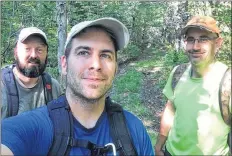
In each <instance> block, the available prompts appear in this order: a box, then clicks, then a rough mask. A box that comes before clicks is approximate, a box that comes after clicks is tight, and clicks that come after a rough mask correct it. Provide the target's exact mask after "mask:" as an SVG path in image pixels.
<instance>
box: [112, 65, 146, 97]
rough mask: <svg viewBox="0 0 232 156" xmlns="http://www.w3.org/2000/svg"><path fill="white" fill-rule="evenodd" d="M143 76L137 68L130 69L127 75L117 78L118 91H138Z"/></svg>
mask: <svg viewBox="0 0 232 156" xmlns="http://www.w3.org/2000/svg"><path fill="white" fill-rule="evenodd" d="M141 77H142V74H141V73H140V72H137V71H136V70H135V69H131V70H129V71H128V72H126V74H125V75H123V76H121V77H118V78H117V79H116V80H115V82H114V84H115V86H117V88H116V90H117V92H124V93H126V92H132V93H138V92H139V89H140V88H139V87H140V84H141Z"/></svg>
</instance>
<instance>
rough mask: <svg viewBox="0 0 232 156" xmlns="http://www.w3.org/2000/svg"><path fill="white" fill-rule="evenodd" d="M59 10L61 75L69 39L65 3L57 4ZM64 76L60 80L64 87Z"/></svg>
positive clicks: (58, 31) (58, 53)
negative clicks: (67, 38)
mask: <svg viewBox="0 0 232 156" xmlns="http://www.w3.org/2000/svg"><path fill="white" fill-rule="evenodd" d="M56 9H57V25H58V28H57V36H58V49H57V59H58V69H59V73H60V75H61V60H60V58H61V56H62V55H63V54H64V45H65V41H66V37H67V35H66V34H67V8H66V2H65V1H57V2H56ZM62 80H63V79H62V76H61V79H60V82H61V84H62V85H63V81H62Z"/></svg>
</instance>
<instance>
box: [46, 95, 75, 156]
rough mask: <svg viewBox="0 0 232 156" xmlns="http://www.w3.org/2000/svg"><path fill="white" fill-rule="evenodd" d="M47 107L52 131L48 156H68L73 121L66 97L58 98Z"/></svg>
mask: <svg viewBox="0 0 232 156" xmlns="http://www.w3.org/2000/svg"><path fill="white" fill-rule="evenodd" d="M47 107H48V112H49V116H50V118H51V120H52V123H53V129H54V135H53V143H52V146H51V147H50V150H49V153H48V155H50V156H57V155H61V156H63V155H69V152H70V146H69V144H70V138H72V135H73V120H72V115H71V113H70V108H69V105H68V104H67V101H66V97H65V96H60V97H59V98H58V99H56V100H53V101H51V102H49V103H48V105H47Z"/></svg>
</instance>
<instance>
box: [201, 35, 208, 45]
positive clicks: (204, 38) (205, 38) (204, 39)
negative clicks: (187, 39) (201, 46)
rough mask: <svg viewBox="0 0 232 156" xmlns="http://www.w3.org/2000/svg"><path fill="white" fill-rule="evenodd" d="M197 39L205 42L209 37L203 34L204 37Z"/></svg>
mask: <svg viewBox="0 0 232 156" xmlns="http://www.w3.org/2000/svg"><path fill="white" fill-rule="evenodd" d="M199 41H200V42H203V43H204V42H207V41H209V37H206V36H204V37H200V39H199Z"/></svg>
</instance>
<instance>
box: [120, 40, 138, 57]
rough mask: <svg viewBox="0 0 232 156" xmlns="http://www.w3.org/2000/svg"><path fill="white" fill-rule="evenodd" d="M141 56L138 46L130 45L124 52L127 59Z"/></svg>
mask: <svg viewBox="0 0 232 156" xmlns="http://www.w3.org/2000/svg"><path fill="white" fill-rule="evenodd" d="M139 55H140V49H139V47H138V46H136V45H134V44H132V43H130V44H128V46H127V48H126V49H124V50H123V56H124V57H125V56H126V57H127V58H137V57H138V56H139Z"/></svg>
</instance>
